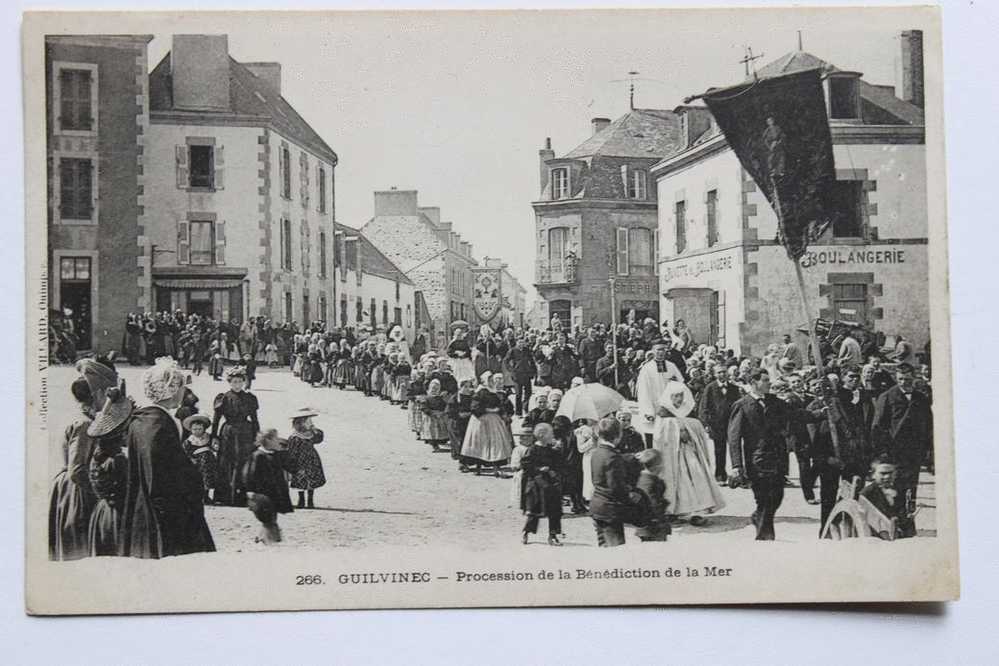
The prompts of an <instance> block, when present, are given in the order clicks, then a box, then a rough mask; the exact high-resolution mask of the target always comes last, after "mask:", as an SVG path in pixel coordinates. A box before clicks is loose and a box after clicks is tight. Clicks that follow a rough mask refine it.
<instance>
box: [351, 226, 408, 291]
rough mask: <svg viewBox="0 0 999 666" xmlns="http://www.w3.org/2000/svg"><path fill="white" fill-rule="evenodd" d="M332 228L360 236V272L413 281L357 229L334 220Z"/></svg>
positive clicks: (401, 280)
mask: <svg viewBox="0 0 999 666" xmlns="http://www.w3.org/2000/svg"><path fill="white" fill-rule="evenodd" d="M333 230H334V231H340V232H342V233H343V234H344V235H345V236H357V237H358V238H360V243H361V271H362V272H364V273H370V274H372V275H377V276H379V277H383V278H386V279H388V280H396V281H397V282H401V283H403V284H413V281H412V280H410V279H409V278H408V277H406V275H405V273H403V272H402V271H401V270H399V267H398V266H396V265H395V264H394V263H392V260H391V259H389V258H388V257H386V256H385V255H384V254H382V253H381V251H380V250H379V249H378V248H377V247H375V246H374V244H373V243H372V242H371V241H370V240H368V239H367V237H366V236H365V235H364V234H363V233H361V231H360V230H359V229H355V228H354V227H348V226H347V225H346V224H340V223H339V222H334V223H333Z"/></svg>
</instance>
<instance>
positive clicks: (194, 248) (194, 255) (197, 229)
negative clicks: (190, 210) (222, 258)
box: [190, 220, 215, 266]
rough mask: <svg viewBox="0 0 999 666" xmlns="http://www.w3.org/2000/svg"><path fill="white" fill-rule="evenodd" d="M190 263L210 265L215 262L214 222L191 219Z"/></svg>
mask: <svg viewBox="0 0 999 666" xmlns="http://www.w3.org/2000/svg"><path fill="white" fill-rule="evenodd" d="M190 225H191V264H193V265H196V266H211V265H212V264H213V263H215V224H214V223H213V222H206V221H202V220H191V222H190Z"/></svg>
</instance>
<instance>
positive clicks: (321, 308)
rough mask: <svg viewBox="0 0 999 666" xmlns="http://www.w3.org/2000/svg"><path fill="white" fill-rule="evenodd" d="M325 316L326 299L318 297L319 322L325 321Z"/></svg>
mask: <svg viewBox="0 0 999 666" xmlns="http://www.w3.org/2000/svg"><path fill="white" fill-rule="evenodd" d="M327 314H328V313H327V312H326V297H325V296H320V297H319V321H326V317H327Z"/></svg>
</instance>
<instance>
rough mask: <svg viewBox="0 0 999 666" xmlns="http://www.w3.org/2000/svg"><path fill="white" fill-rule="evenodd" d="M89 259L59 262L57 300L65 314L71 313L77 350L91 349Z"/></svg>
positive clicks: (69, 258)
mask: <svg viewBox="0 0 999 666" xmlns="http://www.w3.org/2000/svg"><path fill="white" fill-rule="evenodd" d="M91 270H92V265H91V262H90V257H63V258H61V259H60V260H59V300H60V307H61V308H62V310H63V313H64V314H65V313H66V311H67V310H70V311H71V314H70V315H69V317H68V318H69V321H71V322H72V324H73V336H74V339H75V341H76V348H77V349H81V350H82V349H91V348H92V347H93V338H92V330H93V321H92V318H93V309H92V308H93V296H92V295H91V286H92V282H91Z"/></svg>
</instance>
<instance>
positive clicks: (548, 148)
mask: <svg viewBox="0 0 999 666" xmlns="http://www.w3.org/2000/svg"><path fill="white" fill-rule="evenodd" d="M553 159H555V151H554V150H552V140H551V137H548V138H547V139H545V147H544V148H542V149H541V150H539V151H538V163H539V168H540V173H539V176H540V177H539V180H540V183H541V194H542V195H544V193H545V189H546V188H547V187H548V166H547V165H546V164H545V162H547V161H548V160H553Z"/></svg>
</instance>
